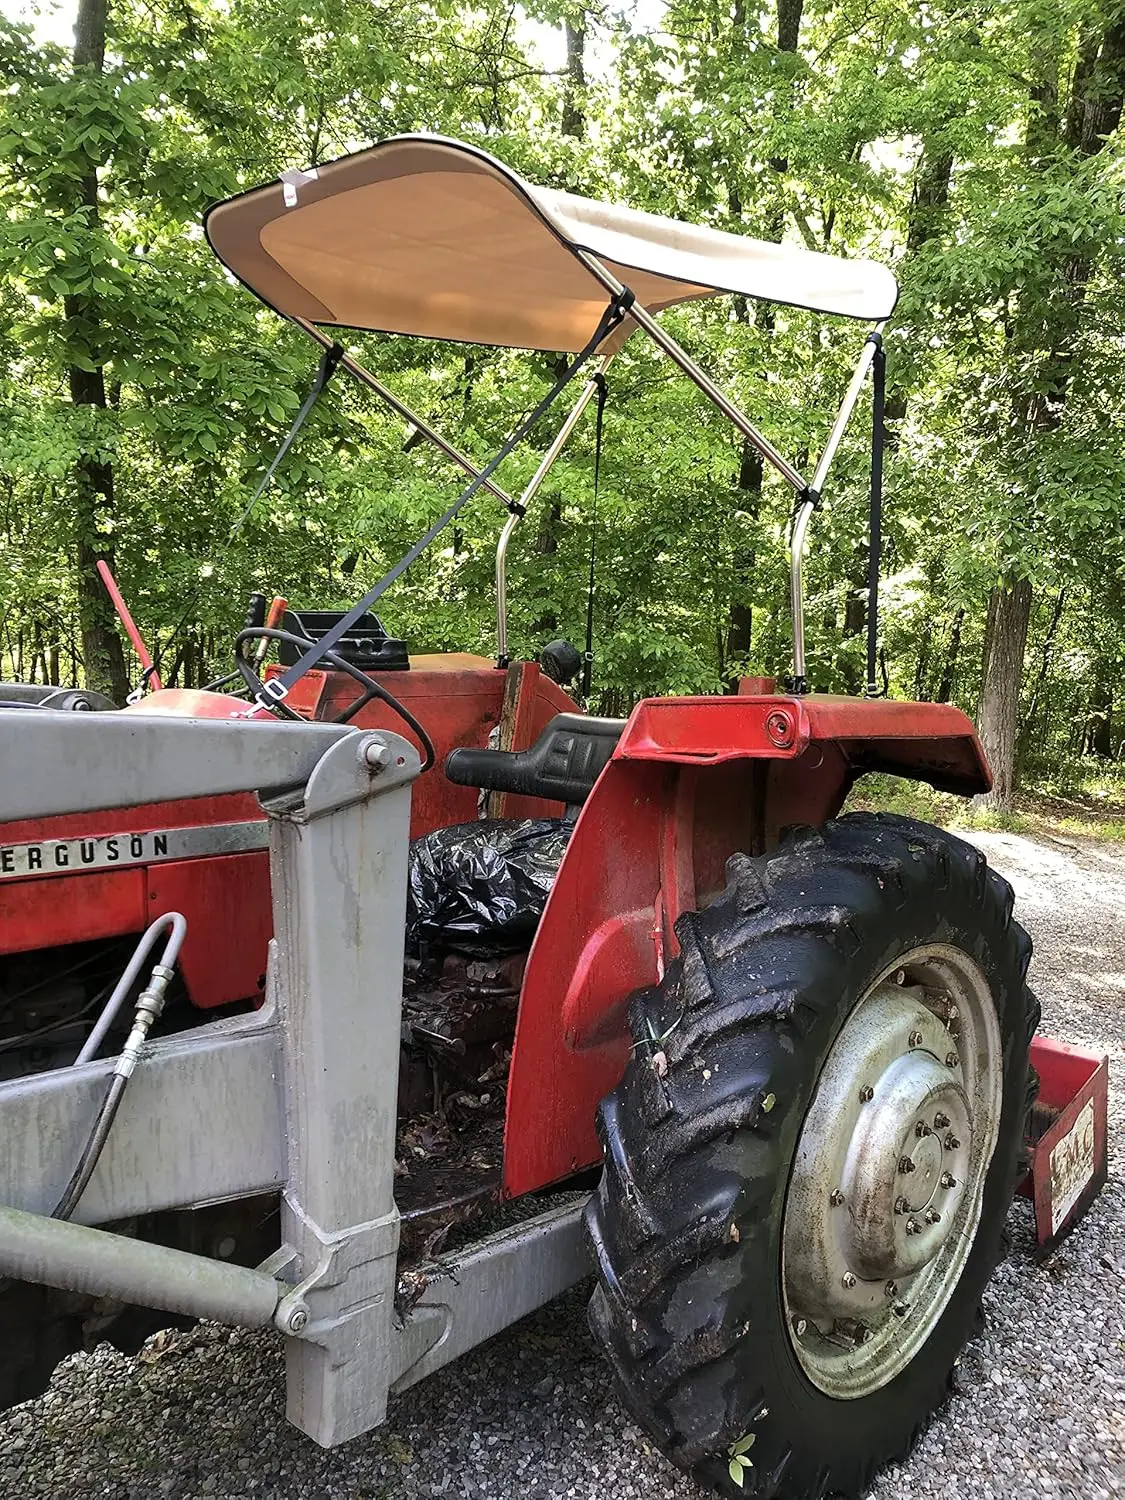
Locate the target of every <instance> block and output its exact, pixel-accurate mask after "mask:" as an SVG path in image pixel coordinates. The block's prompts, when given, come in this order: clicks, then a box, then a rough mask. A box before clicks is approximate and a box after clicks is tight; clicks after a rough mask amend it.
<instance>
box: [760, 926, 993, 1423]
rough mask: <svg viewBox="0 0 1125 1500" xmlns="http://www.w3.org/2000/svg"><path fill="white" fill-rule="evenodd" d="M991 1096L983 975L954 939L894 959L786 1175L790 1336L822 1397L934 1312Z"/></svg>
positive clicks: (945, 1283)
mask: <svg viewBox="0 0 1125 1500" xmlns="http://www.w3.org/2000/svg"><path fill="white" fill-rule="evenodd" d="M1001 1103H1002V1069H1001V1045H1000V1028H999V1024H998V1022H997V1018H996V1010H995V1007H994V1005H993V1003H992V997H991V994H990V991H989V987H988V983H987V981H986V980H985V978H984V975H983V974H982V973H981V971H980V969H979V968H978V967H977V965H976V964H975V963H974V962H973V960H972V959H971V958H970V957H969V955H968V954H966V953H963V952H962V951H961V950H960V949H958V948H952V947H947V946H944V945H932V946H928V947H924V948H916V949H914V950H913V951H911V952H910V953H907V954H905V955H903V957H901V958H900V959H899V960H898V961H897V962H896V964H895V965H894V967H893V968H891V969H889V970H888V971H887V972H886V973H885V974H883V975H882V976H880V978H879V979H878V980H877V981H876V982H875V984H873V985H872V986H871V988H870V989H869V990H868V991H867V993H866V994H865V995H864V996H863V998H862V999H861V1000H860V1002H859V1004H858V1005H857V1006H856V1007H855V1009H854V1010H853V1011H852V1013H851V1015H850V1016H849V1017H848V1019H847V1021H846V1022H845V1023H844V1026H843V1029H842V1030H841V1032H840V1034H839V1036H838V1037H837V1038H836V1041H835V1043H834V1044H833V1047H832V1050H831V1052H830V1053H829V1055H828V1059H827V1061H826V1063H825V1065H824V1068H823V1070H822V1072H821V1075H820V1078H819V1080H818V1082H817V1087H816V1092H815V1094H814V1096H813V1100H812V1103H811V1104H810V1106H809V1109H808V1112H807V1114H806V1116H805V1121H804V1124H803V1126H802V1128H801V1135H800V1139H799V1141H798V1143H797V1152H796V1156H795V1157H794V1162H793V1170H792V1174H791V1176H790V1180H789V1187H788V1193H787V1198H786V1205H785V1216H784V1222H783V1226H782V1290H783V1299H784V1303H785V1313H786V1319H787V1323H788V1328H789V1337H790V1341H791V1343H792V1346H793V1349H794V1351H795V1352H796V1355H797V1358H798V1360H799V1361H800V1364H801V1367H802V1369H803V1370H804V1372H805V1374H806V1375H807V1376H808V1378H809V1379H810V1380H811V1381H812V1382H813V1384H814V1385H816V1386H818V1387H819V1388H820V1389H821V1390H822V1391H824V1392H826V1393H827V1394H828V1395H830V1396H835V1397H837V1398H840V1399H855V1398H858V1397H860V1396H865V1395H867V1394H869V1393H870V1392H871V1391H874V1390H877V1389H878V1388H879V1387H880V1386H882V1385H885V1384H886V1383H887V1382H888V1381H889V1380H891V1379H893V1378H894V1376H895V1375H897V1374H898V1373H899V1371H900V1370H902V1369H904V1368H905V1366H906V1365H908V1364H909V1363H910V1361H911V1360H912V1359H913V1358H914V1356H915V1355H916V1354H917V1352H918V1350H919V1349H920V1348H921V1347H922V1345H923V1344H924V1343H925V1341H926V1339H927V1338H928V1337H929V1335H930V1333H931V1332H932V1330H933V1328H934V1325H935V1324H936V1323H937V1321H938V1319H939V1318H940V1317H941V1314H942V1312H943V1311H944V1309H945V1306H946V1304H947V1303H948V1301H949V1298H950V1297H951V1295H952V1293H953V1290H954V1288H955V1287H956V1285H957V1282H958V1281H959V1279H960V1277H961V1273H962V1271H963V1269H964V1266H965V1261H966V1260H967V1258H968V1256H969V1252H970V1251H971V1249H972V1245H973V1241H974V1239H975V1237H976V1231H977V1226H978V1224H979V1222H980V1215H981V1207H982V1203H983V1197H984V1184H985V1179H986V1178H987V1175H988V1168H989V1164H990V1163H991V1161H992V1154H993V1152H994V1150H995V1148H996V1139H997V1135H998V1132H999V1128H1000V1109H1001Z"/></svg>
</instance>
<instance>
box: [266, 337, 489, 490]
mask: <svg viewBox="0 0 1125 1500" xmlns="http://www.w3.org/2000/svg"><path fill="white" fill-rule="evenodd" d="M293 322H294V323H295V324H296V325H297V327H298V328H299V329H300V330H301V332H302V333H307V334H308V336H309V338H310V339H312V341H313V343H315V344H319V345H320V347H321V348H322V349H331V348H332V345H333V342H334V341H333V340H332V339H331V338H329V336H328V335H327V334H326V333H324V332H323V331H322V330H321V329H319V328H318V327H317V326H316V324H315V323H309V322H306V321H305V319H304V318H296V317H295V318H294V319H293ZM340 368H341V369H343V370H347V372H348V374H349V375H351V376H353V377H354V378H355V379H356V380H358V381H359V383H360V384H361V385H365V386H367V388H368V390H371V391H374V392H375V394H376V395H377V396H378V397H379V399H380V400H381V401H385V402H386V404H387V405H388V406H389V407H390V408H391V410H392V411H393V412H396V413H397V414H398V415H399V416H400V417H402V418H403V420H404V421H407V422H409V423H410V425H411V426H412V427H416V428H417V429H418V431H419V432H420V433H421V434H422V436H423V437H424V438H426V439H428V441H429V442H431V443H433V445H434V447H435V448H437V449H439V450H440V451H441V452H442V453H444V454H445V456H446V458H449V459H452V460H453V462H454V463H455V464H456V465H457V466H458V468H461V469H463V470H464V471H465V473H466V474H468V476H469V478H470V479H479V478H480V470H479V469H478V468H477V466H476V464H474V463H473V461H472V459H471V458H466V457H465V455H464V454H463V453H462V452H461V450H460V448H455V447H454V446H453V444H452V443H451V442H449V441H448V440H447V439H446V438H443V437H442V435H441V433H440V432H438V431H437V429H436V428H434V427H431V426H430V424H429V423H428V422H427V421H426V420H425V418H424V417H420V416H418V414H417V413H416V412H413V411H411V410H410V407H409V406H407V404H406V402H405V401H401V400H400V399H399V398H398V397H397V396H396V395H395V394H394V392H393V391H389V390H388V389H387V387H386V386H385V385H384V384H383V382H382V381H381V380H379V379H378V378H377V377H376V376H374V375H372V373H371V371H370V370H367V369H365V368H364V366H363V365H361V364H360V363H359V361H358V360H357V359H353V358H352V357H351V355H350V354H345V355H344V356H343V358H342V359H341V360H340ZM483 488H484V489H486V490H488V491H489V492H490V493H491V494H493V495H495V496H496V498H497V500H499V501H500V504H501V505H506V506H509V507H510V506H511V504H512V499H511V496H510V495H508V494H507V493H506V492H505V491H504V490H502V489H501V488H500V486H499V485H498V484H497V483H496V482H495V480H493V479H486V480H485V481H484V485H483Z"/></svg>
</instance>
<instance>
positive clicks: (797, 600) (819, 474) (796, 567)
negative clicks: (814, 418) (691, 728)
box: [789, 323, 884, 693]
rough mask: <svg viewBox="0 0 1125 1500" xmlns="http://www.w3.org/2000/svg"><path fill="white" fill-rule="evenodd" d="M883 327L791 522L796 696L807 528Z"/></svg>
mask: <svg viewBox="0 0 1125 1500" xmlns="http://www.w3.org/2000/svg"><path fill="white" fill-rule="evenodd" d="M883 326H884V325H883V324H882V323H879V324H878V325H877V326H876V327H875V329H874V331H873V333H872V334H870V335H869V336H868V338H867V341H866V343H865V344H864V346H863V350H862V352H861V353H860V356H859V360H858V362H857V363H856V367H855V369H854V370H853V371H852V378H851V380H850V381H849V383H848V388H847V390H846V391H845V392H844V399H843V401H841V402H840V409H839V411H838V412H837V413H836V420H835V421H834V422H833V424H832V431H831V432H830V433H829V434H828V441H827V442H826V443H825V445H824V451H823V453H822V454H821V455H820V462H819V463H818V464H817V466H816V472H815V473H814V475H813V481H812V484H811V485H810V487H809V488H808V489H807V490H805V492H804V494H803V495H802V497H801V502H800V505H799V507H798V510H797V515H796V518H795V520H794V522H793V538H792V541H791V543H790V548H789V600H790V610H791V612H792V616H793V691H794V692H796V693H803V692H804V691H805V688H806V686H807V680H808V679H807V673H806V663H805V597H804V581H803V578H802V576H801V574H802V565H803V562H804V557H805V544H806V542H807V540H808V533H809V526H810V524H811V522H812V518H813V512H814V511H815V510H816V508H817V506H818V505H819V504H820V499H821V496H822V494H823V493H824V484H825V481H826V480H827V478H828V471H829V469H830V468H831V467H832V460H833V459H834V458H835V457H836V450H837V448H838V447H839V446H840V439H841V438H842V437H843V436H844V430H845V428H846V427H847V425H848V422H849V421H850V420H851V415H852V412H853V411H854V410H855V404H856V402H857V401H858V400H859V393H860V391H861V390H862V389H863V382H864V381H865V380H866V379H867V372H868V370H869V369H870V368H871V361H872V360H873V359H874V358H875V352H876V350H877V349H878V347H879V336H880V335H881V334H882V331H883Z"/></svg>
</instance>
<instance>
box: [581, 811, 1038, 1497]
mask: <svg viewBox="0 0 1125 1500" xmlns="http://www.w3.org/2000/svg"><path fill="white" fill-rule="evenodd" d="M728 877H729V878H728V885H727V888H726V890H725V892H724V893H723V895H722V896H721V897H719V899H718V900H716V901H715V902H714V903H713V904H712V905H711V906H709V907H707V908H706V909H705V910H702V911H699V912H691V913H688V914H686V915H684V916H683V917H681V919H680V921H679V922H678V923H677V928H676V931H677V935H678V937H679V940H680V944H681V956H680V957H679V958H678V959H677V960H676V961H675V962H674V963H673V964H672V965H671V966H670V967H669V969H668V972H667V974H666V975H665V978H664V980H663V982H662V983H661V984H660V985H659V986H658V987H657V988H655V989H653V990H651V991H649V992H647V993H645V994H643V995H641V996H639V997H638V998H637V999H636V1000H635V1001H634V1002H633V1005H632V1008H631V1013H630V1024H631V1026H632V1030H633V1035H634V1039H635V1042H636V1045H635V1047H634V1048H633V1051H632V1053H631V1057H630V1062H629V1065H628V1067H627V1070H626V1073H625V1077H624V1079H623V1080H622V1082H621V1084H620V1086H619V1087H618V1088H617V1089H616V1090H615V1091H614V1093H612V1094H610V1095H609V1097H608V1098H607V1099H605V1100H604V1101H603V1103H602V1105H601V1108H600V1110H599V1119H598V1123H599V1131H600V1135H601V1139H602V1144H603V1146H604V1149H605V1170H604V1173H603V1178H602V1182H601V1186H600V1188H599V1191H598V1193H597V1194H596V1196H595V1198H594V1199H593V1200H592V1201H591V1204H590V1206H589V1208H588V1210H587V1224H588V1227H589V1230H590V1235H591V1239H592V1242H593V1246H594V1251H595V1256H596V1260H597V1267H598V1284H597V1288H596V1290H595V1292H594V1296H593V1300H592V1301H591V1304H590V1321H591V1324H592V1327H593V1329H594V1331H595V1334H596V1335H597V1337H598V1338H599V1340H600V1341H601V1342H602V1344H603V1345H604V1347H605V1349H606V1351H607V1353H608V1355H609V1358H610V1361H611V1363H612V1365H613V1367H614V1370H615V1372H616V1375H617V1378H618V1382H619V1384H620V1387H621V1390H622V1393H623V1396H624V1399H625V1401H626V1404H627V1405H628V1406H629V1408H630V1409H631V1411H632V1412H633V1413H634V1415H635V1416H636V1417H637V1418H638V1419H639V1421H640V1422H641V1423H642V1424H643V1425H644V1426H645V1427H646V1428H647V1430H648V1431H649V1432H650V1433H651V1434H652V1435H653V1437H654V1438H655V1439H656V1441H657V1442H658V1443H659V1444H660V1446H661V1447H662V1449H663V1450H664V1451H665V1452H666V1453H667V1454H668V1456H669V1457H670V1458H671V1459H672V1460H673V1461H674V1462H675V1463H677V1464H678V1465H680V1466H681V1467H682V1468H684V1469H686V1470H688V1471H689V1472H691V1473H693V1474H694V1475H695V1476H696V1477H697V1478H698V1479H699V1480H701V1481H703V1482H704V1483H707V1484H710V1485H713V1486H715V1487H716V1488H718V1489H719V1490H721V1491H724V1492H725V1493H728V1494H730V1495H753V1496H770V1497H775V1500H814V1497H815V1500H820V1497H826V1496H833V1495H843V1496H855V1495H859V1494H861V1493H862V1492H863V1491H864V1490H865V1489H866V1488H867V1486H868V1485H869V1484H870V1482H871V1479H872V1476H873V1475H874V1473H875V1471H876V1470H877V1469H878V1468H879V1467H880V1466H881V1465H882V1464H884V1463H886V1462H888V1461H889V1460H892V1459H897V1458H901V1457H903V1456H904V1455H905V1454H906V1453H907V1452H908V1451H909V1449H910V1448H911V1446H912V1444H913V1442H914V1440H915V1439H916V1437H917V1436H918V1434H919V1432H920V1431H921V1430H922V1428H923V1427H924V1425H925V1424H926V1422H927V1420H928V1419H929V1418H930V1416H931V1415H932V1414H933V1412H934V1411H935V1410H936V1409H937V1408H938V1407H939V1406H940V1405H941V1403H942V1402H943V1400H944V1399H945V1397H946V1394H947V1392H948V1389H949V1383H950V1379H951V1374H952V1370H953V1366H954V1362H955V1361H956V1359H957V1357H958V1355H959V1353H960V1351H961V1349H962V1347H963V1346H964V1344H965V1342H966V1341H967V1339H968V1338H969V1337H970V1336H971V1335H972V1333H973V1332H974V1331H975V1328H976V1327H977V1319H978V1316H979V1304H980V1297H981V1293H982V1291H983V1288H984V1286H985V1283H986V1282H987V1280H988V1278H989V1276H990V1275H991V1273H992V1271H993V1268H994V1266H995V1265H996V1262H997V1260H998V1258H999V1254H1000V1245H1001V1234H1002V1231H1003V1227H1004V1219H1005V1215H1006V1213H1007V1210H1008V1206H1009V1204H1010V1202H1011V1198H1012V1192H1013V1187H1014V1183H1015V1177H1016V1172H1017V1165H1018V1157H1019V1152H1020V1150H1021V1147H1022V1143H1023V1136H1024V1126H1025V1117H1026V1113H1027V1108H1028V1056H1027V1054H1028V1045H1029V1043H1030V1040H1031V1036H1032V1034H1033V1032H1034V1029H1035V1026H1036V1023H1037V1020H1038V1006H1037V1004H1036V1002H1035V999H1034V997H1033V996H1032V994H1031V992H1030V991H1029V990H1028V988H1027V985H1026V983H1025V975H1026V973H1027V965H1028V961H1029V959H1030V956H1031V944H1030V941H1029V939H1028V937H1027V935H1026V933H1025V932H1024V931H1023V929H1022V928H1020V927H1019V926H1018V925H1017V924H1016V923H1015V922H1014V921H1013V920H1012V893H1011V889H1010V887H1009V886H1008V885H1007V883H1006V882H1005V881H1003V880H1002V879H1001V878H1000V877H999V876H998V875H996V874H995V873H993V872H992V871H990V870H989V869H988V866H987V865H986V863H985V861H984V859H983V857H982V856H981V855H980V854H979V853H978V852H977V851H976V850H975V849H973V848H971V847H970V846H969V845H968V844H965V843H962V842H961V841H960V840H959V839H955V838H952V837H950V836H949V835H947V834H945V833H943V832H941V831H940V830H939V829H936V828H933V827H931V826H929V825H928V824H924V823H918V822H914V821H913V820H910V819H906V818H899V817H892V816H890V815H885V814H867V813H856V814H852V815H849V816H847V817H844V818H841V819H839V820H838V821H836V822H834V823H830V824H828V825H827V826H825V827H824V828H823V829H821V830H819V831H814V830H811V829H802V830H798V831H796V832H795V833H793V834H791V835H789V836H788V837H787V839H786V841H785V842H784V843H783V846H782V847H781V848H780V849H778V850H777V851H776V852H774V853H772V854H768V855H763V856H761V857H758V858H749V857H746V856H742V855H739V856H736V857H735V858H734V859H733V860H731V862H730V865H729V867H728Z"/></svg>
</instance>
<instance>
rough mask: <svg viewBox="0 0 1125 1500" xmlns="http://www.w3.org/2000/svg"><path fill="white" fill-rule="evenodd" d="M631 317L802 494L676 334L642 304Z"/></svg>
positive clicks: (796, 478) (598, 272)
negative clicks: (664, 326)
mask: <svg viewBox="0 0 1125 1500" xmlns="http://www.w3.org/2000/svg"><path fill="white" fill-rule="evenodd" d="M578 256H579V259H580V260H581V261H582V263H583V264H584V265H585V266H586V268H587V270H588V271H590V272H591V273H592V274H593V275H594V276H596V277H597V279H598V280H599V281H600V282H601V284H602V286H604V287H605V289H606V291H607V292H610V293H611V294H612V295H613V296H615V297H617V296H620V294H621V293H622V292H623V291H624V290H625V288H624V286H623V285H622V284H621V282H620V281H618V279H617V277H616V276H614V275H613V274H612V272H610V271H607V270H606V268H605V266H603V265H602V263H601V261H600V260H599V259H598V258H597V256H596V255H591V254H590V252H589V251H588V250H580V251H579V252H578ZM627 316H628V317H629V318H632V320H633V322H634V323H636V324H637V325H638V327H640V328H643V329H644V331H645V332H646V333H647V334H648V336H649V338H650V339H651V340H652V341H653V343H654V344H655V345H656V346H657V347H658V348H659V349H663V350H664V353H665V354H666V355H667V356H668V358H669V359H670V360H671V361H672V363H673V364H674V365H676V366H678V367H679V369H681V370H682V371H683V372H684V374H685V375H686V376H687V377H688V379H689V380H693V381H694V382H695V384H696V385H697V386H698V387H699V389H700V390H701V391H702V392H703V394H704V395H705V396H706V397H707V398H708V400H710V401H711V402H713V403H714V405H715V406H717V407H718V409H719V410H720V411H721V412H722V414H723V415H724V416H725V417H726V418H727V419H728V420H729V421H731V422H733V423H734V425H735V426H736V427H737V428H738V430H739V432H741V433H742V436H743V437H744V438H745V439H746V440H747V442H748V443H750V444H751V446H752V447H754V448H756V449H757V450H758V452H759V453H760V454H761V455H762V457H763V458H764V459H766V460H767V461H768V462H769V463H771V464H772V465H773V466H774V468H775V469H776V470H777V472H778V473H779V474H780V475H781V476H782V478H783V479H785V480H787V481H788V482H789V483H790V484H791V485H792V486H793V488H794V489H795V490H796V491H797V492H798V494H799V493H801V491H803V490H804V489H805V481H804V480H803V479H802V478H801V476H800V474H798V472H797V470H796V469H795V468H794V467H793V465H792V464H791V463H790V462H789V460H788V459H787V458H786V457H785V456H784V454H782V453H779V452H778V450H777V449H776V448H775V447H774V445H773V444H772V443H771V442H770V440H769V438H767V437H765V436H763V434H762V433H760V432H759V431H758V429H757V428H756V427H755V426H754V424H753V422H751V420H750V418H749V417H748V416H746V415H745V414H744V413H743V412H742V411H740V410H739V408H738V407H737V406H735V404H734V402H733V401H732V400H731V399H730V397H729V396H727V395H724V393H723V392H722V391H721V390H720V389H719V387H718V386H717V385H716V384H715V382H714V381H713V380H712V379H711V377H710V376H709V375H708V374H707V373H706V372H705V371H703V370H701V369H700V368H699V366H698V365H697V364H696V363H695V361H694V360H693V359H692V358H691V356H690V355H689V354H688V353H687V351H686V350H684V349H681V347H680V345H679V344H677V342H676V340H675V339H674V338H673V337H672V335H671V334H670V333H669V332H668V331H667V330H666V329H664V328H662V327H661V325H660V324H659V323H658V322H657V321H656V319H655V318H654V317H653V316H652V314H651V313H650V312H649V311H648V310H647V309H646V308H644V307H642V306H641V304H640V303H639V302H634V303H633V304H632V306H631V307H630V308H629V312H628V314H627Z"/></svg>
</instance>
